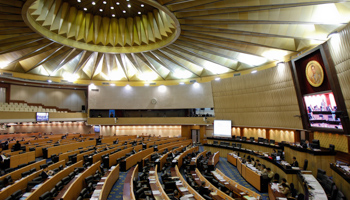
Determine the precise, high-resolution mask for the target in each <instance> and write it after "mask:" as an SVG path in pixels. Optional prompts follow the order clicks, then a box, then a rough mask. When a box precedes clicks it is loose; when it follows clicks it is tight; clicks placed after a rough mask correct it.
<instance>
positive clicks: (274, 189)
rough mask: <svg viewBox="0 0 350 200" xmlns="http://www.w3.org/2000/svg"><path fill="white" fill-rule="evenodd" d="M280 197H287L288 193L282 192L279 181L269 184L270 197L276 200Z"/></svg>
mask: <svg viewBox="0 0 350 200" xmlns="http://www.w3.org/2000/svg"><path fill="white" fill-rule="evenodd" d="M278 198H287V197H286V195H284V194H283V193H281V192H280V191H279V188H278V184H277V183H272V184H269V199H270V200H276V199H278Z"/></svg>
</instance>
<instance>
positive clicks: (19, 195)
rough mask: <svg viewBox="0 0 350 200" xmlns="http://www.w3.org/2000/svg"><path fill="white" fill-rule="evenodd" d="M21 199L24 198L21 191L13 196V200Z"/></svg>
mask: <svg viewBox="0 0 350 200" xmlns="http://www.w3.org/2000/svg"><path fill="white" fill-rule="evenodd" d="M21 197H22V191H21V190H17V191H16V192H14V193H13V194H11V199H12V200H19V199H20V198H21Z"/></svg>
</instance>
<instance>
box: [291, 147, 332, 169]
mask: <svg viewBox="0 0 350 200" xmlns="http://www.w3.org/2000/svg"><path fill="white" fill-rule="evenodd" d="M284 151H285V160H286V161H287V162H289V163H292V160H293V157H294V156H295V157H296V159H297V160H298V162H299V165H301V166H303V165H304V160H305V159H307V160H308V167H307V170H310V171H312V175H314V176H317V169H318V168H320V169H323V170H325V171H326V172H327V174H328V175H330V174H331V173H332V169H331V168H330V165H329V163H334V162H335V154H336V153H335V152H330V151H328V150H327V151H324V150H322V151H312V150H309V149H303V148H298V147H294V146H285V147H284Z"/></svg>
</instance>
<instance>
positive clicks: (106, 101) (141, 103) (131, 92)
mask: <svg viewBox="0 0 350 200" xmlns="http://www.w3.org/2000/svg"><path fill="white" fill-rule="evenodd" d="M92 88H95V89H99V91H98V92H96V91H91V89H92ZM153 98H155V99H156V100H157V103H156V104H152V103H151V100H152V99H153ZM211 107H214V103H213V95H212V90H211V84H210V83H200V84H198V85H197V87H196V86H195V85H192V84H191V85H174V86H163V88H162V87H159V86H149V87H129V88H128V87H116V86H115V87H113V86H90V87H89V109H175V108H211Z"/></svg>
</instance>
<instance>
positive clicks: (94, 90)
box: [91, 89, 100, 92]
mask: <svg viewBox="0 0 350 200" xmlns="http://www.w3.org/2000/svg"><path fill="white" fill-rule="evenodd" d="M91 91H93V92H99V91H100V89H91Z"/></svg>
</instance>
